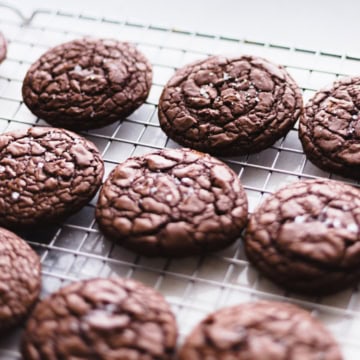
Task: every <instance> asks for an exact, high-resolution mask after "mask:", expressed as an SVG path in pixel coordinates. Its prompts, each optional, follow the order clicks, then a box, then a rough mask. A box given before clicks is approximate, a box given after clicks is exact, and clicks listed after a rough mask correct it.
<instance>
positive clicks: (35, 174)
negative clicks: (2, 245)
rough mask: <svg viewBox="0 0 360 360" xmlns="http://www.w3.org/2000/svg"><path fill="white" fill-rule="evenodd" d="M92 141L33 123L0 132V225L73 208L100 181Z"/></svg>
mask: <svg viewBox="0 0 360 360" xmlns="http://www.w3.org/2000/svg"><path fill="white" fill-rule="evenodd" d="M103 173H104V165H103V161H102V159H101V156H100V154H99V152H98V150H97V148H96V147H95V145H94V144H93V143H91V142H90V141H88V140H86V139H85V138H83V137H81V136H79V135H77V134H75V133H73V132H71V131H67V130H64V129H56V128H48V127H34V128H30V129H27V130H17V131H13V132H8V133H4V134H1V135H0V194H1V197H0V224H1V225H3V226H5V227H14V226H17V225H37V224H40V225H43V224H44V222H53V221H58V220H61V219H63V218H64V217H66V216H68V215H70V214H72V213H74V212H76V211H78V210H79V209H81V208H82V207H83V206H84V205H85V204H87V203H88V202H89V201H90V199H91V198H92V197H93V196H94V195H95V193H96V191H97V189H98V188H99V186H100V185H101V180H102V176H103Z"/></svg>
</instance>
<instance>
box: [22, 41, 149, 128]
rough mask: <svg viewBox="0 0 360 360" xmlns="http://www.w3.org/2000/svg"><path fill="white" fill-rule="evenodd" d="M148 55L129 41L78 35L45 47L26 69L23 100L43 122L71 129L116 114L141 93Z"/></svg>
mask: <svg viewBox="0 0 360 360" xmlns="http://www.w3.org/2000/svg"><path fill="white" fill-rule="evenodd" d="M151 80H152V70H151V65H150V63H149V61H148V60H147V59H146V58H145V56H144V55H143V54H142V53H140V52H139V51H138V50H137V49H136V48H135V47H134V46H133V45H131V44H129V43H123V42H119V41H116V40H104V39H90V38H85V39H80V40H74V41H71V42H68V43H65V44H61V45H59V46H57V47H55V48H53V49H50V50H49V51H47V52H46V53H45V54H44V55H42V56H41V57H40V59H39V60H37V61H36V62H35V63H34V64H33V65H32V66H31V68H30V69H29V71H28V72H27V74H26V76H25V79H24V83H23V88H22V93H23V98H24V102H25V104H26V105H27V106H28V107H29V109H30V110H31V111H32V112H33V113H34V114H35V115H37V116H38V117H40V118H42V119H44V120H46V121H47V122H48V123H49V124H51V125H53V126H57V127H63V128H68V129H73V130H84V129H92V128H97V127H102V126H104V125H107V124H110V123H113V122H114V121H117V120H121V119H123V118H125V117H126V116H128V115H129V114H130V113H132V112H133V111H134V110H135V109H137V108H138V107H139V106H140V105H141V104H142V103H143V102H144V101H145V99H146V98H147V96H148V93H149V91H150V86H151Z"/></svg>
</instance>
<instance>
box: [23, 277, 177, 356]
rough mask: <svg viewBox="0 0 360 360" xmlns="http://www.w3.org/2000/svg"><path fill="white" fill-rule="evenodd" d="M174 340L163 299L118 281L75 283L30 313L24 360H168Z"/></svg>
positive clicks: (137, 285)
mask: <svg viewBox="0 0 360 360" xmlns="http://www.w3.org/2000/svg"><path fill="white" fill-rule="evenodd" d="M176 338H177V328H176V322H175V317H174V315H173V314H172V312H171V310H170V306H169V305H168V303H167V302H166V301H165V299H164V298H163V297H162V295H160V294H159V293H158V292H156V291H155V290H153V289H150V288H148V287H146V286H145V285H143V284H141V283H139V282H136V281H133V280H130V279H121V278H108V279H92V280H85V281H80V282H75V283H73V284H71V285H68V286H66V287H64V288H62V289H60V290H59V291H58V292H56V293H54V294H52V295H51V296H50V297H48V298H47V299H45V300H43V301H42V302H40V303H39V304H38V305H37V306H36V307H35V309H34V311H33V313H32V315H31V317H30V319H29V321H28V323H27V326H26V329H25V334H24V337H23V342H22V354H23V357H24V359H26V360H38V359H54V360H56V359H59V360H60V359H75V358H76V359H87V360H98V359H102V360H113V359H127V360H128V359H131V360H170V359H172V356H173V353H174V350H175V346H176Z"/></svg>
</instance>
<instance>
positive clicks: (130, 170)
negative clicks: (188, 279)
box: [96, 149, 247, 257]
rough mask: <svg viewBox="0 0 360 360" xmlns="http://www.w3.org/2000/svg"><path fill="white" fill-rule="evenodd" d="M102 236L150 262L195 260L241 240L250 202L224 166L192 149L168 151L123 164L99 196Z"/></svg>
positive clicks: (99, 218)
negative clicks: (155, 258)
mask: <svg viewBox="0 0 360 360" xmlns="http://www.w3.org/2000/svg"><path fill="white" fill-rule="evenodd" d="M96 218H97V221H98V223H99V225H100V228H101V230H102V231H103V232H104V233H105V234H106V235H108V236H110V237H112V238H114V239H116V240H117V241H118V242H119V243H120V244H121V245H123V246H125V247H127V248H129V249H131V250H133V251H135V252H137V253H140V254H144V255H147V256H174V257H178V256H191V255H195V254H199V253H204V252H207V251H214V250H217V249H221V248H224V247H226V246H227V245H229V244H230V243H232V242H233V241H235V240H236V238H238V237H239V236H240V234H241V231H242V229H243V228H244V226H245V225H246V222H247V198H246V195H245V192H244V190H243V188H242V186H241V184H240V181H239V178H238V177H237V175H236V174H235V173H234V172H233V171H232V170H231V169H230V168H229V167H228V166H227V165H225V164H224V163H222V162H221V161H219V160H217V159H215V158H213V157H211V156H209V155H207V154H203V153H199V152H197V151H193V150H190V149H179V150H172V149H164V150H161V151H158V152H154V153H151V154H148V155H145V156H141V157H133V158H130V159H128V160H127V161H125V162H123V163H122V164H119V165H118V166H117V167H116V168H115V169H114V170H113V172H112V173H111V174H110V176H109V178H108V179H107V180H106V182H105V184H104V186H103V188H102V190H101V192H100V196H99V201H98V204H97V208H96Z"/></svg>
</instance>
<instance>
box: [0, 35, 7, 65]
mask: <svg viewBox="0 0 360 360" xmlns="http://www.w3.org/2000/svg"><path fill="white" fill-rule="evenodd" d="M6 48H7V47H6V40H5V38H4V35H3V34H2V33H1V32H0V64H1V63H2V62H3V61H4V60H5V58H6Z"/></svg>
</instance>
